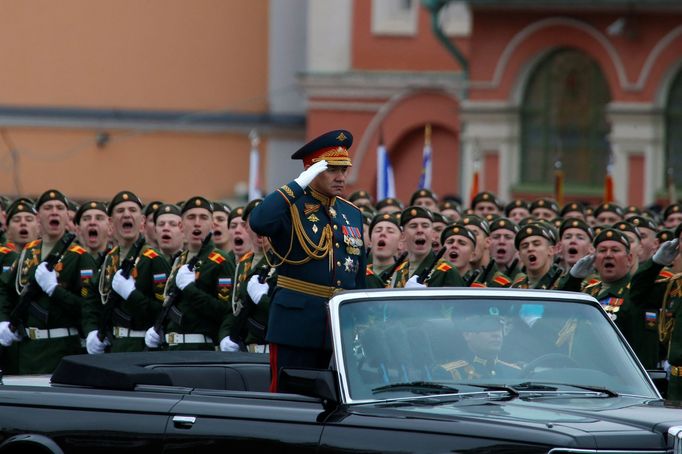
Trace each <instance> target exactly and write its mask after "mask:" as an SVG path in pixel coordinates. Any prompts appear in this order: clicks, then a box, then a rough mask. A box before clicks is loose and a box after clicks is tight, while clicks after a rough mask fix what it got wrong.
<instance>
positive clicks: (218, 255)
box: [208, 249, 227, 265]
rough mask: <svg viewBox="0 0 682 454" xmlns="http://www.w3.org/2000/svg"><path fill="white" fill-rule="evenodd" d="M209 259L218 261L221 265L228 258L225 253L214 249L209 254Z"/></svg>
mask: <svg viewBox="0 0 682 454" xmlns="http://www.w3.org/2000/svg"><path fill="white" fill-rule="evenodd" d="M208 259H209V260H210V261H212V262H214V263H217V264H218V265H220V264H221V263H223V262H224V261H225V260H227V259H226V258H225V257H223V255H222V254H221V253H220V252H219V251H218V249H214V250H213V251H212V252H211V253H210V254H208Z"/></svg>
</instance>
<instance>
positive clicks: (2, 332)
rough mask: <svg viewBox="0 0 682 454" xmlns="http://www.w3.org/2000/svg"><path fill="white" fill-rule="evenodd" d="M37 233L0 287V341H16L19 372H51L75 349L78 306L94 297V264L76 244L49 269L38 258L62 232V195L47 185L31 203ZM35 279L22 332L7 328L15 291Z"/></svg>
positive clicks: (64, 204) (64, 217) (64, 216)
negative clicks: (33, 297) (36, 290)
mask: <svg viewBox="0 0 682 454" xmlns="http://www.w3.org/2000/svg"><path fill="white" fill-rule="evenodd" d="M36 208H37V210H38V219H39V222H40V226H41V229H42V232H43V237H42V239H41V240H35V241H32V242H30V243H28V244H27V245H26V246H25V247H24V249H23V250H22V252H21V255H20V257H19V259H18V260H17V261H16V262H15V263H14V265H12V269H11V270H10V274H9V275H8V278H9V279H8V280H5V279H2V284H3V285H0V319H2V320H5V322H2V323H1V324H0V343H1V344H2V345H5V346H8V345H10V344H11V343H13V342H17V341H20V344H19V349H18V350H19V352H18V355H19V365H18V372H19V373H20V374H45V373H51V372H52V371H53V370H54V368H55V367H56V366H57V363H59V361H60V359H61V358H62V357H63V356H65V355H72V354H78V353H80V352H81V343H80V336H79V328H80V325H81V309H82V307H83V306H84V305H85V304H87V303H89V302H90V301H91V300H93V299H95V298H96V295H97V292H96V291H95V290H94V288H93V285H92V278H93V274H94V270H95V266H96V265H95V262H94V260H93V258H92V256H91V255H90V254H88V253H87V251H86V250H85V249H84V248H82V247H81V246H79V245H77V244H73V245H71V247H69V249H68V250H67V251H66V253H65V254H64V255H63V256H62V259H61V261H60V262H59V263H57V265H56V266H55V267H54V269H53V270H52V271H49V270H48V269H47V266H46V264H45V262H44V261H43V260H45V258H46V257H47V256H48V255H49V253H50V252H51V251H52V248H53V247H54V246H55V245H56V244H57V243H58V242H59V241H60V240H61V239H62V237H63V236H64V235H65V234H66V225H67V222H68V215H67V199H66V197H65V196H64V194H62V193H61V192H59V191H57V190H56V189H51V190H49V191H46V192H45V193H43V194H42V195H41V196H40V197H39V198H38V201H37V202H36ZM29 280H35V283H37V284H38V286H39V287H40V289H41V290H42V292H41V293H40V295H39V296H38V297H37V298H36V300H35V301H31V302H30V307H29V309H28V311H27V314H26V315H25V317H24V319H23V325H24V327H25V328H26V336H24V337H23V338H22V337H21V333H19V332H18V331H17V332H13V331H12V330H11V328H10V326H9V323H8V322H7V321H8V320H9V315H10V313H11V312H12V309H13V308H14V306H15V305H16V304H17V302H18V299H19V294H20V293H21V290H22V289H23V288H24V286H26V285H27V284H28V283H29Z"/></svg>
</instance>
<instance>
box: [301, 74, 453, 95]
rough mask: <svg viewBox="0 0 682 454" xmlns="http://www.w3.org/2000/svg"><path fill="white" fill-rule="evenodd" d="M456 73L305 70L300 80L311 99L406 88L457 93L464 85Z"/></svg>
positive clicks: (380, 93)
mask: <svg viewBox="0 0 682 454" xmlns="http://www.w3.org/2000/svg"><path fill="white" fill-rule="evenodd" d="M462 77H463V76H462V74H460V73H455V72H418V73H417V72H385V71H376V72H373V71H352V72H343V73H303V74H301V75H300V76H299V81H300V83H301V86H302V87H303V90H304V92H305V94H306V96H307V97H308V99H313V100H314V99H316V98H322V99H325V98H326V99H329V98H334V99H354V100H357V99H373V100H376V99H386V98H391V97H393V96H395V95H397V94H400V93H403V92H405V91H406V90H416V89H433V90H441V91H445V92H449V93H451V94H453V95H458V94H459V93H460V92H461V91H462V90H463V87H464V80H463V78H462Z"/></svg>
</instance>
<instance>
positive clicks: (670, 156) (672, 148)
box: [664, 71, 682, 187]
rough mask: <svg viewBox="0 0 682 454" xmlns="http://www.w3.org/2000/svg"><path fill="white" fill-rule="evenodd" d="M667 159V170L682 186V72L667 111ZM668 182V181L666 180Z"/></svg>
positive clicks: (674, 84)
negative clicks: (669, 170)
mask: <svg viewBox="0 0 682 454" xmlns="http://www.w3.org/2000/svg"><path fill="white" fill-rule="evenodd" d="M665 126H666V150H667V153H666V157H665V158H666V159H665V169H666V171H667V170H668V169H672V175H673V179H674V181H675V185H676V186H678V187H679V186H682V71H681V72H680V73H678V74H677V77H675V81H674V82H673V84H672V87H671V89H670V96H668V105H667V107H666V110H665ZM664 181H667V180H664Z"/></svg>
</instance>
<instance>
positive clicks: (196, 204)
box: [180, 195, 213, 214]
mask: <svg viewBox="0 0 682 454" xmlns="http://www.w3.org/2000/svg"><path fill="white" fill-rule="evenodd" d="M192 208H203V209H205V210H208V211H209V212H211V213H213V204H212V203H211V202H210V201H209V200H208V199H207V198H205V197H202V196H200V195H196V196H194V197H190V198H189V199H187V200H185V203H183V204H182V208H181V209H180V212H181V214H185V212H186V211H188V210H191V209H192Z"/></svg>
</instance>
